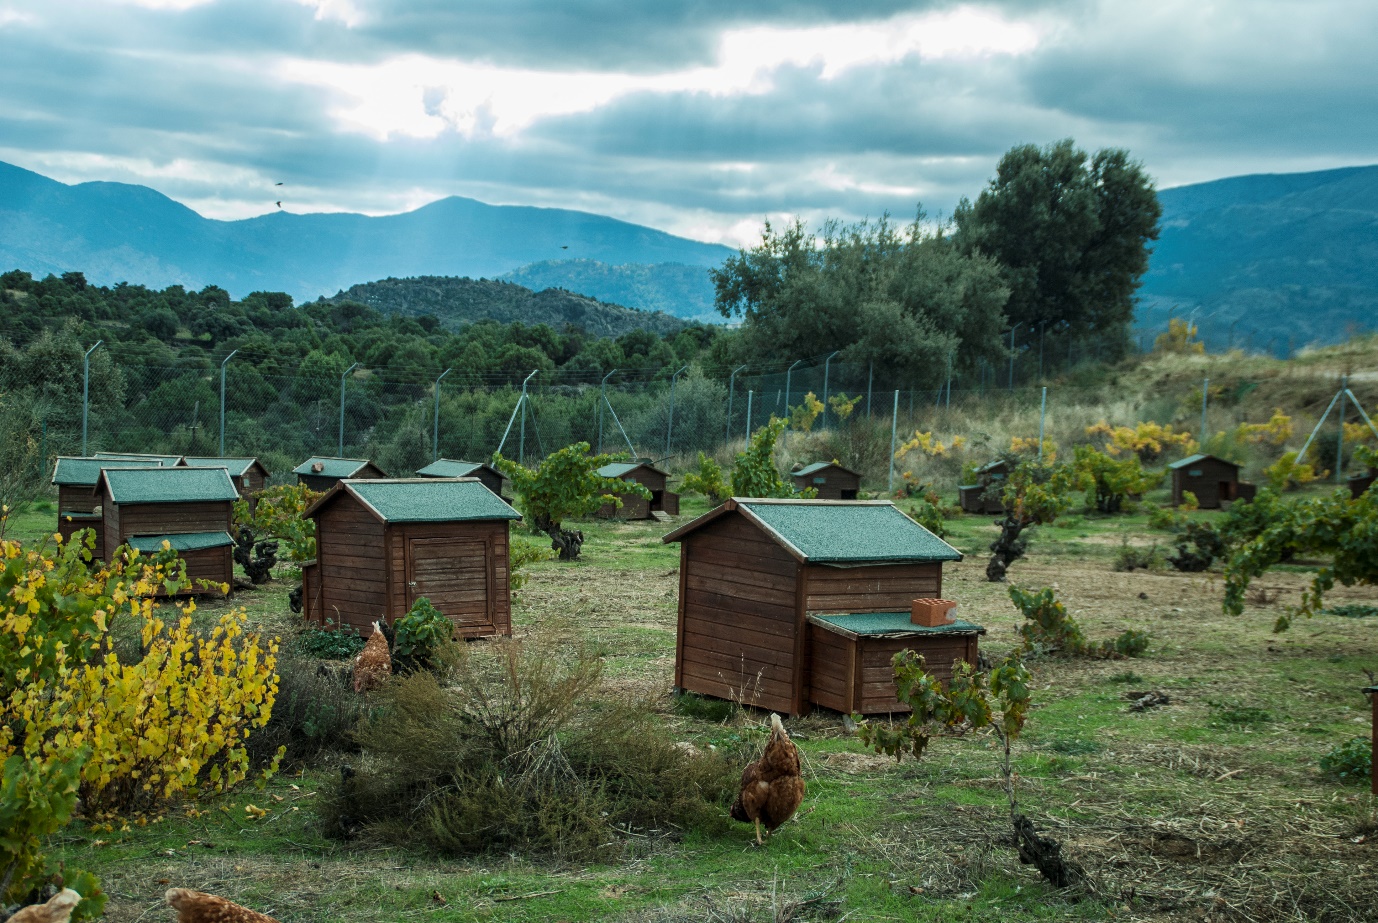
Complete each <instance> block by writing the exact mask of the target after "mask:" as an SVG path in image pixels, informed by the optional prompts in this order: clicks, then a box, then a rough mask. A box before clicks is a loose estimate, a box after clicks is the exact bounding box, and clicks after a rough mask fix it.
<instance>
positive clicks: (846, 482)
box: [790, 462, 861, 500]
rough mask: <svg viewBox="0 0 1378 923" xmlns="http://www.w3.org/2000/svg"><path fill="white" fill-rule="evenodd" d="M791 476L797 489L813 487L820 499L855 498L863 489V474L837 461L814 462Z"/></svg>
mask: <svg viewBox="0 0 1378 923" xmlns="http://www.w3.org/2000/svg"><path fill="white" fill-rule="evenodd" d="M790 477H791V478H792V479H793V480H794V489H795V490H807V489H808V488H810V487H812V488H813V489H815V490H817V491H818V497H817V499H819V500H855V499H856V495H857V492H858V491H859V490H861V475H860V474H857V473H856V472H855V471H853V470H852V469H850V468H844V467H842V466H841V465H839V464H838V463H837V462H814V463H813V464H812V465H806V466H804V467H803V468H800V469H799V470H798V471H795V472H794V473H793V474H791V475H790Z"/></svg>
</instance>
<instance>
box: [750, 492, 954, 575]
mask: <svg viewBox="0 0 1378 923" xmlns="http://www.w3.org/2000/svg"><path fill="white" fill-rule="evenodd" d="M737 504H738V506H739V508H740V509H741V510H743V511H744V512H747V513H749V514H750V515H751V516H752V517H754V518H755V519H757V520H759V521H760V522H761V523H762V524H763V525H764V526H765V527H766V528H767V529H769V530H770V531H771V532H772V533H774V534H775V536H776V537H777V538H780V539H782V540H783V541H784V542H785V543H786V544H788V545H792V546H793V547H794V548H796V549H797V550H798V551H799V553H800V554H801V555H803V556H804V559H805V560H807V561H810V562H814V563H818V564H849V563H863V562H875V561H916V562H925V563H927V562H936V561H960V560H961V559H962V555H961V553H960V552H959V551H957V549H956V548H953V547H952V546H951V545H949V544H948V543H947V542H945V541H943V540H942V539H940V538H938V536H936V535H934V534H933V533H932V532H929V531H928V530H927V529H925V528H924V527H923V526H921V525H919V524H918V523H917V522H915V521H914V520H912V519H910V518H909V517H908V516H906V515H904V514H903V513H901V512H900V511H899V510H898V509H897V508H896V507H895V506H894V504H892V503H864V502H850V501H841V502H837V501H834V502H821V503H820V502H816V501H813V502H811V501H808V500H792V501H782V502H781V501H777V502H770V501H762V500H740V499H739V500H738V501H737Z"/></svg>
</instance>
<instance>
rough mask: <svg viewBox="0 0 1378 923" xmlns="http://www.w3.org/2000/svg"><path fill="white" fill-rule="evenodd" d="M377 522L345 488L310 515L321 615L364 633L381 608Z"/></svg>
mask: <svg viewBox="0 0 1378 923" xmlns="http://www.w3.org/2000/svg"><path fill="white" fill-rule="evenodd" d="M383 541H384V533H383V524H382V523H381V522H379V521H378V519H376V518H375V517H374V516H373V515H372V514H371V513H369V512H368V511H367V510H365V509H364V508H363V507H362V506H361V505H360V504H359V503H358V502H357V501H356V500H355V499H354V498H353V497H351V496H350V495H349V494H347V493H342V494H340V495H339V497H338V499H336V500H335V501H334V502H332V503H330V504H329V505H327V506H326V507H325V508H324V509H322V510H321V511H320V513H319V514H318V516H317V518H316V560H317V561H318V562H319V564H320V566H319V568H318V570H317V574H318V575H319V577H320V581H321V591H320V596H321V615H322V617H323V618H327V619H331V620H333V621H334V622H335V624H336V625H337V626H338V627H341V628H343V627H346V626H348V627H349V628H352V629H354V630H355V631H357V632H359V633H360V634H362V635H368V634H369V633H370V632H371V630H372V628H371V626H372V625H373V623H374V621H376V620H378V619H381V618H384V617H385V616H386V614H387V602H388V600H387V569H386V567H385V566H384V550H383Z"/></svg>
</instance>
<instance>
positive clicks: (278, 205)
mask: <svg viewBox="0 0 1378 923" xmlns="http://www.w3.org/2000/svg"><path fill="white" fill-rule="evenodd" d="M274 204H275V205H277V207H278V208H282V203H281V202H275V203H274Z"/></svg>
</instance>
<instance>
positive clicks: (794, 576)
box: [675, 514, 804, 714]
mask: <svg viewBox="0 0 1378 923" xmlns="http://www.w3.org/2000/svg"><path fill="white" fill-rule="evenodd" d="M680 569H681V579H680V611H679V625H678V643H677V645H676V658H675V685H677V686H679V687H680V688H682V689H687V690H690V691H692V692H697V693H701V694H704V695H711V696H717V697H719V698H724V699H738V700H741V701H743V702H745V703H746V704H753V705H757V706H759V707H762V708H769V709H773V710H775V711H781V712H784V713H786V714H795V713H796V702H797V698H798V695H799V692H800V687H799V679H800V675H801V674H802V673H803V663H802V656H803V650H802V649H803V647H804V636H803V625H802V622H801V616H800V613H799V605H798V602H799V593H798V585H799V584H798V580H799V570H800V565H799V562H798V561H796V560H795V559H794V558H792V557H790V555H789V554H788V553H786V552H785V550H784V549H782V548H781V547H780V546H779V545H777V544H776V543H775V542H773V541H771V540H770V538H768V537H767V536H766V535H764V534H763V533H762V532H760V531H759V530H758V529H756V527H754V526H752V525H751V524H750V523H748V522H746V521H745V520H744V519H743V518H742V517H741V516H740V515H736V514H730V515H727V516H723V517H721V518H720V519H718V520H716V521H714V522H712V523H709V524H708V525H706V526H704V527H703V528H702V529H700V530H698V531H697V532H694V533H692V534H690V535H688V536H685V538H684V541H683V542H682V543H681V547H680Z"/></svg>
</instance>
